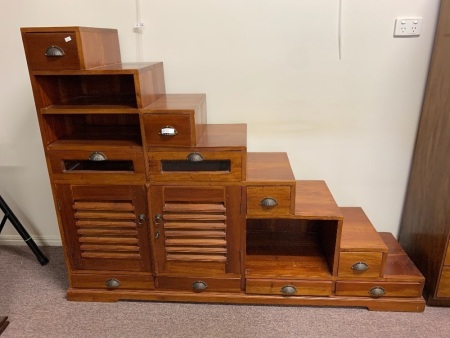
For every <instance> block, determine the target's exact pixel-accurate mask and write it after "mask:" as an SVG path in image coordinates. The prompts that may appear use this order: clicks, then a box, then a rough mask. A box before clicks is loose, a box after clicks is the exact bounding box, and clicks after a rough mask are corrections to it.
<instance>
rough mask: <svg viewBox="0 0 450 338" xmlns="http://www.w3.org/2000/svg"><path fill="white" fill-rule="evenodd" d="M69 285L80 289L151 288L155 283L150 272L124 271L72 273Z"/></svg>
mask: <svg viewBox="0 0 450 338" xmlns="http://www.w3.org/2000/svg"><path fill="white" fill-rule="evenodd" d="M70 280H71V286H72V287H73V288H80V289H87V288H89V289H91V288H95V289H108V290H115V289H140V290H142V289H153V288H154V287H155V284H154V282H153V276H152V275H150V274H137V273H133V274H126V273H107V274H101V273H95V274H88V273H73V274H71V275H70Z"/></svg>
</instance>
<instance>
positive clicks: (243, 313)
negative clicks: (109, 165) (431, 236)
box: [0, 246, 450, 338]
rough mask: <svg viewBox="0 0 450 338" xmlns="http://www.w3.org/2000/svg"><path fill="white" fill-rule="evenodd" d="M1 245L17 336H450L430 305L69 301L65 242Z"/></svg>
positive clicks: (2, 297)
mask: <svg viewBox="0 0 450 338" xmlns="http://www.w3.org/2000/svg"><path fill="white" fill-rule="evenodd" d="M41 249H42V251H43V252H44V253H45V255H46V256H47V257H48V258H49V260H50V263H49V264H47V265H46V266H41V265H40V264H39V263H38V262H37V260H36V258H35V256H34V255H33V254H32V252H31V251H30V250H29V248H28V247H27V246H0V316H8V320H9V321H10V324H9V326H8V327H7V328H6V330H5V331H4V332H3V334H2V335H1V338H10V337H11V338H12V337H14V338H17V337H58V338H59V337H74V338H75V337H76V338H81V337H96V338H101V337H110V338H111V337H219V338H221V337H397V338H402V337H408V338H412V337H436V338H440V337H450V308H439V307H427V308H426V309H425V311H424V312H422V313H407V312H376V311H368V310H367V309H360V308H328V307H297V306H296V307H288V306H249V305H221V304H191V303H159V302H127V301H121V302H117V303H90V302H69V301H67V300H66V299H65V291H66V289H67V287H68V283H67V274H66V271H65V263H64V258H63V254H62V249H61V248H60V247H43V248H41Z"/></svg>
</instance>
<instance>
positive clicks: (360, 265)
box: [352, 262, 369, 272]
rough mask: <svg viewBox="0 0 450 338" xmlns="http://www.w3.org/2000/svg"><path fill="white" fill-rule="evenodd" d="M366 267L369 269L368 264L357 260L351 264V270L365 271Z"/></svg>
mask: <svg viewBox="0 0 450 338" xmlns="http://www.w3.org/2000/svg"><path fill="white" fill-rule="evenodd" d="M367 269H369V265H368V264H367V263H364V262H357V263H355V264H353V265H352V270H354V271H358V272H362V271H366V270H367Z"/></svg>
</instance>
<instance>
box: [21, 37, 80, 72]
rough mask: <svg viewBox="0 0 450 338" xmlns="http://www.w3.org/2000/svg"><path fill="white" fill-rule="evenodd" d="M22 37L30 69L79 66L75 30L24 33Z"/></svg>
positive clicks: (78, 67) (76, 67) (77, 67)
mask: <svg viewBox="0 0 450 338" xmlns="http://www.w3.org/2000/svg"><path fill="white" fill-rule="evenodd" d="M24 39H25V41H24V42H25V43H26V46H27V59H28V63H29V65H30V68H31V70H62V69H80V68H81V62H80V55H81V54H80V53H81V51H80V50H79V46H78V45H77V37H76V34H75V32H73V31H72V32H59V33H58V32H54V33H52V32H48V33H26V34H25V37H24Z"/></svg>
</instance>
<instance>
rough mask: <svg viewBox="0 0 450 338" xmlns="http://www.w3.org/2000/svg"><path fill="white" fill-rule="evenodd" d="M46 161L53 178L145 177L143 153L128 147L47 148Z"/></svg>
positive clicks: (140, 178)
mask: <svg viewBox="0 0 450 338" xmlns="http://www.w3.org/2000/svg"><path fill="white" fill-rule="evenodd" d="M49 161H50V166H51V170H52V175H53V178H54V179H63V180H64V179H74V178H82V179H89V178H91V179H96V178H99V175H101V176H102V178H104V179H106V178H107V175H110V176H112V175H114V176H115V177H117V175H120V176H123V178H125V179H129V180H133V181H134V180H145V177H146V175H145V163H144V154H143V152H142V148H141V151H132V150H130V149H128V150H117V149H116V150H110V149H98V150H93V151H91V150H70V151H69V150H51V151H49Z"/></svg>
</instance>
